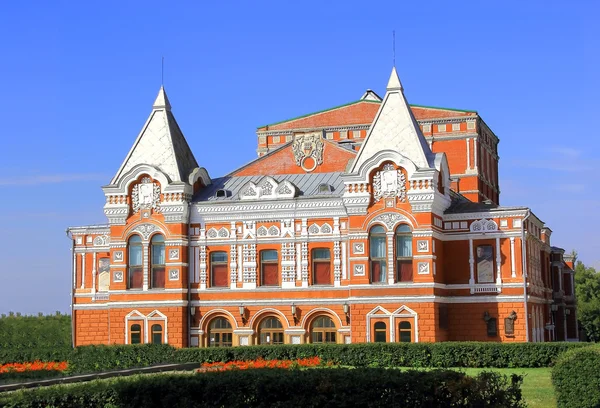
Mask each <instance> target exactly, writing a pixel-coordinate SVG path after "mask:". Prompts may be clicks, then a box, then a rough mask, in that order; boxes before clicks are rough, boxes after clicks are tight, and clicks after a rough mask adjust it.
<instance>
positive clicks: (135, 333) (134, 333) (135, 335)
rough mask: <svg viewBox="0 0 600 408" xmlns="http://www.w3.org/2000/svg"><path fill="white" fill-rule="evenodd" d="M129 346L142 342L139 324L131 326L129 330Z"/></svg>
mask: <svg viewBox="0 0 600 408" xmlns="http://www.w3.org/2000/svg"><path fill="white" fill-rule="evenodd" d="M129 336H130V339H129V344H140V343H141V342H142V326H141V325H139V324H132V325H131V329H130V330H129Z"/></svg>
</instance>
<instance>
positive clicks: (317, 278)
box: [312, 248, 332, 285]
mask: <svg viewBox="0 0 600 408" xmlns="http://www.w3.org/2000/svg"><path fill="white" fill-rule="evenodd" d="M312 265H313V267H312V273H313V284H314V285H331V283H332V282H331V252H330V251H329V249H328V248H315V249H313V250H312Z"/></svg>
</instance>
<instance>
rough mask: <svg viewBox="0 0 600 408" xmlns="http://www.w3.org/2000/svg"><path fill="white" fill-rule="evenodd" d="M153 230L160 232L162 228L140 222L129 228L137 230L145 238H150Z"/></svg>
mask: <svg viewBox="0 0 600 408" xmlns="http://www.w3.org/2000/svg"><path fill="white" fill-rule="evenodd" d="M155 231H160V232H162V230H161V229H160V228H158V227H157V226H156V225H154V224H141V225H138V226H137V227H135V228H134V229H132V230H131V232H139V233H140V234H141V235H142V237H143V238H144V239H145V240H147V239H148V238H150V234H152V233H153V232H155Z"/></svg>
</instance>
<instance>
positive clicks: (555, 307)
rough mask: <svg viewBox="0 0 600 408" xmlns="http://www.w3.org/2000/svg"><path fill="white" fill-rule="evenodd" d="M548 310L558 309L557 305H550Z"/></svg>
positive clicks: (554, 310)
mask: <svg viewBox="0 0 600 408" xmlns="http://www.w3.org/2000/svg"><path fill="white" fill-rule="evenodd" d="M550 310H551V311H553V312H556V311H557V310H558V305H551V306H550Z"/></svg>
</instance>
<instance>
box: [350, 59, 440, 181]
mask: <svg viewBox="0 0 600 408" xmlns="http://www.w3.org/2000/svg"><path fill="white" fill-rule="evenodd" d="M383 150H392V151H396V152H398V153H400V154H402V155H403V156H404V157H406V158H407V159H409V160H411V161H412V162H413V163H414V164H415V165H416V166H417V167H419V168H430V167H431V162H432V161H431V160H432V159H433V153H432V152H431V148H430V147H429V144H428V143H427V140H425V137H424V136H423V133H421V128H420V127H419V124H418V123H417V121H416V119H415V117H414V116H413V113H412V110H411V109H410V106H409V105H408V102H407V101H406V97H405V96H404V92H403V88H402V83H401V82H400V78H398V73H397V72H396V68H395V67H394V68H392V74H391V75H390V80H389V81H388V85H387V92H386V93H385V96H384V98H383V102H382V103H381V106H380V107H379V111H378V112H377V115H375V119H374V120H373V124H372V125H371V129H370V130H369V133H368V134H367V137H366V138H365V141H364V142H363V144H362V147H361V148H360V151H359V152H358V155H357V156H356V159H355V160H354V164H353V165H352V170H351V173H355V172H356V171H358V169H359V168H360V166H361V165H362V164H363V163H364V162H366V161H367V160H369V159H370V158H372V157H373V156H375V155H376V154H378V153H379V152H381V151H383Z"/></svg>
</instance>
